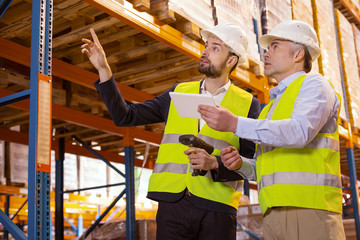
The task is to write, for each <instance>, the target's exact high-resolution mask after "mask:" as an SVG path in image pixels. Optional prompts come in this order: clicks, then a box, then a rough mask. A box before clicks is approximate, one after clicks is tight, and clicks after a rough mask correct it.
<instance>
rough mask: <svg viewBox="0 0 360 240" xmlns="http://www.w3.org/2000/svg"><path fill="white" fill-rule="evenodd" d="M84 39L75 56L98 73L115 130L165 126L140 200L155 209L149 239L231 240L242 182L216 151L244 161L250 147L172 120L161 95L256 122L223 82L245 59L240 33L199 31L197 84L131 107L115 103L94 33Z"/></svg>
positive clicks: (250, 106)
mask: <svg viewBox="0 0 360 240" xmlns="http://www.w3.org/2000/svg"><path fill="white" fill-rule="evenodd" d="M90 31H91V34H92V37H93V40H94V42H92V41H91V40H88V39H83V41H84V43H85V44H84V45H83V46H82V51H83V53H86V54H87V55H88V57H89V58H90V60H91V62H92V63H93V65H94V66H95V67H96V68H97V70H98V71H99V75H100V80H98V81H97V82H96V83H95V87H96V89H97V90H98V92H99V93H100V96H101V97H102V99H103V101H104V103H105V104H106V106H107V108H108V110H109V112H110V114H111V117H112V119H113V121H114V122H115V124H116V125H118V126H134V125H143V124H150V123H157V122H166V125H165V132H164V136H163V139H162V142H161V145H160V149H159V153H158V158H157V160H156V163H155V166H154V170H153V174H152V175H151V177H150V182H149V188H148V198H150V199H153V200H155V201H158V202H159V207H158V212H157V216H156V222H157V239H164V240H169V239H177V240H181V239H184V240H185V239H199V240H200V239H201V240H202V239H207V240H211V239H213V240H218V239H229V240H230V239H231V240H235V239H236V211H237V208H238V205H239V201H240V195H241V192H242V182H241V180H242V177H241V176H239V174H237V173H236V172H235V171H230V170H228V169H227V168H226V167H224V165H223V164H222V161H221V160H220V151H221V149H222V148H223V147H227V146H235V148H236V149H238V150H239V151H240V153H241V154H242V155H244V156H247V157H250V158H251V157H253V155H254V150H255V145H254V144H253V143H252V142H250V141H247V140H242V139H240V138H239V137H237V136H234V135H233V134H232V133H223V132H219V131H214V130H213V129H211V128H209V127H208V126H207V124H206V123H205V121H203V120H199V119H195V118H184V117H180V116H179V115H178V113H177V111H176V109H175V107H174V104H173V103H172V101H171V99H170V96H169V93H170V92H173V91H174V92H181V93H193V94H207V95H212V97H213V99H214V101H215V102H216V104H218V105H221V106H223V107H224V108H227V109H228V110H229V111H230V112H232V113H233V114H235V115H239V116H243V117H251V118H257V117H258V114H259V113H260V105H259V101H258V100H257V99H256V98H253V97H252V95H251V94H249V93H248V92H246V91H244V90H242V89H240V88H238V87H236V86H235V85H232V84H231V82H230V81H229V75H230V73H231V71H232V70H234V69H235V68H236V66H237V64H238V63H241V62H243V61H244V60H245V59H246V49H247V38H246V36H245V35H244V34H243V31H242V30H241V28H240V27H238V26H236V25H234V24H221V25H218V26H216V27H214V28H213V29H211V30H203V31H201V34H202V37H203V40H204V41H205V49H204V51H203V53H202V56H201V58H200V63H199V67H198V70H199V72H200V73H203V74H205V76H206V77H205V78H204V79H203V80H201V81H196V82H187V83H180V84H178V85H176V86H174V87H172V88H171V89H170V90H168V91H166V92H164V93H163V94H161V95H159V96H157V97H155V98H154V99H153V100H149V101H146V102H144V103H137V104H131V105H129V104H127V103H126V102H125V101H124V99H123V98H122V96H121V94H120V92H119V90H118V88H117V86H116V82H115V80H114V78H113V77H112V73H111V70H110V67H109V65H108V63H107V61H106V57H105V53H104V51H103V49H102V47H101V45H100V42H99V40H98V38H97V36H96V35H95V33H94V31H93V30H90ZM182 134H194V135H198V136H199V137H200V138H203V139H206V141H207V142H208V143H210V144H211V145H213V146H214V148H215V150H214V152H213V154H212V155H209V154H208V153H207V152H206V151H205V150H203V149H200V148H190V149H188V147H187V146H184V145H182V144H181V143H180V142H179V140H178V139H179V136H180V135H182ZM184 152H185V153H184ZM193 169H202V170H209V171H208V172H207V174H206V175H205V176H201V175H199V176H192V174H191V172H192V171H193Z"/></svg>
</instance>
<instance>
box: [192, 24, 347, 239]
mask: <svg viewBox="0 0 360 240" xmlns="http://www.w3.org/2000/svg"><path fill="white" fill-rule="evenodd" d="M259 42H260V44H261V46H262V47H263V48H266V49H267V52H266V53H265V54H264V57H265V75H266V76H269V77H273V78H275V79H276V80H277V82H278V83H279V84H278V85H277V86H276V87H275V88H273V89H271V90H270V94H271V101H270V103H269V104H268V105H267V106H266V107H264V109H263V110H262V112H261V114H260V116H259V119H258V120H254V119H246V118H243V117H241V116H240V117H237V116H235V115H234V114H233V113H230V112H229V111H227V110H226V109H224V108H221V107H216V108H212V107H208V106H200V107H199V112H200V113H201V116H202V118H203V119H204V120H205V121H206V122H207V124H208V125H209V126H210V127H212V128H213V129H216V130H219V131H228V132H234V133H235V135H236V136H238V137H241V138H245V139H248V140H251V141H254V142H255V143H256V144H257V151H256V157H257V159H256V164H255V162H254V160H250V159H246V158H245V157H242V156H239V155H238V154H237V153H236V152H234V151H231V149H232V148H231V147H229V148H226V149H224V150H223V151H222V153H221V157H222V160H223V163H224V165H225V166H227V167H228V168H229V169H232V170H238V172H239V174H241V175H243V176H244V177H248V178H250V179H253V180H255V179H256V180H257V182H258V190H259V202H260V206H261V209H262V212H263V214H264V225H263V230H264V237H265V239H291V240H296V239H303V240H309V239H345V236H344V229H343V223H342V216H341V214H342V189H341V177H340V154H339V133H338V120H339V108H340V97H338V96H337V94H336V92H335V90H334V89H333V87H332V85H331V83H330V82H329V81H328V80H326V79H325V78H324V77H323V76H322V75H319V74H309V75H307V74H306V73H308V72H310V70H311V66H312V61H314V60H316V59H317V58H318V56H319V55H320V48H319V46H318V39H317V36H316V33H315V31H314V29H313V28H312V27H311V26H309V25H308V24H306V23H304V22H301V21H295V20H291V21H285V22H282V23H280V24H279V25H277V26H276V27H275V28H274V29H273V30H272V31H271V32H270V34H268V35H264V36H262V37H261V38H260V39H259ZM255 165H256V171H255ZM255 174H256V177H255Z"/></svg>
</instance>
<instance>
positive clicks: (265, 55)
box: [264, 49, 270, 58]
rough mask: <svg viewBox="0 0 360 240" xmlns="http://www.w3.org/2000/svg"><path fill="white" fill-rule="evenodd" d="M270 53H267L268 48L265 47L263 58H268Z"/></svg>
mask: <svg viewBox="0 0 360 240" xmlns="http://www.w3.org/2000/svg"><path fill="white" fill-rule="evenodd" d="M269 57H270V55H269V50H267V49H265V51H264V58H269Z"/></svg>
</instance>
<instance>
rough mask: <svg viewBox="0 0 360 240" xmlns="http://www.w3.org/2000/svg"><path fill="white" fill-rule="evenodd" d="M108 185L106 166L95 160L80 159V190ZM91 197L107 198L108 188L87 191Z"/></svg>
mask: <svg viewBox="0 0 360 240" xmlns="http://www.w3.org/2000/svg"><path fill="white" fill-rule="evenodd" d="M103 185H106V164H105V163H103V162H102V161H100V160H98V159H94V158H88V157H83V156H81V157H80V188H88V187H95V186H103ZM84 194H86V195H90V196H96V195H98V196H102V197H106V196H107V190H106V188H99V189H93V190H89V191H86V193H84Z"/></svg>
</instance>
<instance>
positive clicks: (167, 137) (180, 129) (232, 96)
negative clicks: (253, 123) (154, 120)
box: [148, 81, 252, 209]
mask: <svg viewBox="0 0 360 240" xmlns="http://www.w3.org/2000/svg"><path fill="white" fill-rule="evenodd" d="M199 90H200V81H198V82H188V83H181V84H179V85H178V86H177V87H176V88H175V92H183V93H195V94H198V93H199ZM251 102H252V95H251V94H250V93H248V92H246V91H244V90H242V89H240V88H238V87H236V86H234V85H230V88H229V89H228V91H227V92H226V94H225V96H224V99H223V100H222V102H221V105H220V106H223V107H225V108H227V109H228V110H230V111H231V112H233V113H234V114H235V115H237V116H244V117H247V115H248V112H249V109H250V106H251ZM198 129H199V120H198V119H193V118H183V117H180V116H179V115H178V113H177V111H176V109H175V106H174V104H173V102H172V101H171V104H170V109H169V115H168V119H167V123H166V126H165V131H164V136H163V139H162V142H161V145H160V149H159V153H158V158H157V160H156V163H155V166H154V170H153V173H152V175H151V177H150V182H149V190H148V191H149V192H166V193H180V192H182V191H184V190H185V188H188V189H189V191H190V192H191V194H193V195H195V196H197V197H200V198H204V199H208V200H211V201H215V202H219V203H223V204H226V205H229V206H232V207H234V208H235V209H237V208H238V205H239V201H240V196H241V192H242V186H243V181H231V182H214V181H213V180H212V178H211V173H210V171H208V172H207V174H206V175H205V176H192V175H191V173H192V171H193V169H192V168H190V165H189V159H188V157H187V155H185V154H184V151H185V150H187V149H188V148H189V147H188V146H185V145H182V144H181V143H180V142H179V140H178V139H179V136H180V135H182V134H194V135H197V136H198V137H200V138H202V139H203V140H205V141H206V142H207V143H209V144H211V145H212V146H214V148H215V149H214V152H213V155H217V156H219V155H220V151H221V149H223V148H226V147H228V146H231V145H232V146H235V147H236V148H238V149H239V138H238V137H236V136H234V134H233V133H232V132H219V131H215V130H213V129H211V128H210V127H209V126H208V125H207V124H205V125H204V126H203V127H202V128H201V130H200V132H199V130H198Z"/></svg>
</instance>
